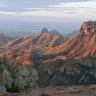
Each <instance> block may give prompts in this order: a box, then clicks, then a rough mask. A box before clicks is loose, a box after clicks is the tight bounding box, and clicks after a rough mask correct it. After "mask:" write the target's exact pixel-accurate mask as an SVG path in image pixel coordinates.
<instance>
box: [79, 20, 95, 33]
mask: <svg viewBox="0 0 96 96" xmlns="http://www.w3.org/2000/svg"><path fill="white" fill-rule="evenodd" d="M90 33H96V21H88V22H84V23H83V24H82V26H81V28H80V30H79V34H90Z"/></svg>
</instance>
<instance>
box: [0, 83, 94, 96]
mask: <svg viewBox="0 0 96 96" xmlns="http://www.w3.org/2000/svg"><path fill="white" fill-rule="evenodd" d="M0 96H96V85H88V86H83V85H80V86H68V87H55V86H54V87H48V88H44V89H38V90H34V91H32V92H23V93H22V92H21V93H5V94H0Z"/></svg>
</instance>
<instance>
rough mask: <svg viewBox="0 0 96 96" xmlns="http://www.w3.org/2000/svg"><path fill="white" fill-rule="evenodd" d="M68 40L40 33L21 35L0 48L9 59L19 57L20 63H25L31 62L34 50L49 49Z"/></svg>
mask: <svg viewBox="0 0 96 96" xmlns="http://www.w3.org/2000/svg"><path fill="white" fill-rule="evenodd" d="M67 40H68V39H67V38H66V37H63V36H54V35H51V34H48V33H40V34H37V35H35V36H29V37H19V38H17V39H16V40H13V41H11V42H8V43H7V44H5V45H4V46H2V47H0V50H2V52H1V53H3V56H4V57H6V58H7V59H8V61H10V60H12V59H14V58H15V59H16V58H17V59H16V60H17V61H18V62H19V63H21V62H24V64H29V63H30V60H29V59H30V56H31V55H32V53H33V50H36V52H38V51H40V50H41V51H42V50H47V49H49V48H53V47H56V46H58V45H60V44H62V43H64V42H66V41H67ZM4 53H5V54H4ZM22 59H23V60H22ZM20 61H21V62H20ZM18 62H17V63H18Z"/></svg>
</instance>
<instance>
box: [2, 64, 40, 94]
mask: <svg viewBox="0 0 96 96" xmlns="http://www.w3.org/2000/svg"><path fill="white" fill-rule="evenodd" d="M37 88H38V71H37V70H36V69H34V68H32V67H31V66H12V65H10V64H7V65H4V64H0V93H4V92H19V91H23V90H33V89H37Z"/></svg>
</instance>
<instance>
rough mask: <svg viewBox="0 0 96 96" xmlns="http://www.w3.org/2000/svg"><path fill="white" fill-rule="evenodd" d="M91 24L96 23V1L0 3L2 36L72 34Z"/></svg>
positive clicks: (18, 0)
mask: <svg viewBox="0 0 96 96" xmlns="http://www.w3.org/2000/svg"><path fill="white" fill-rule="evenodd" d="M89 20H96V0H0V31H1V32H6V31H8V32H17V31H18V32H21V31H22V32H23V31H24V32H39V31H40V30H41V29H42V28H43V27H47V28H48V29H49V30H52V29H56V30H58V31H59V32H61V33H69V32H71V31H72V30H78V28H79V27H80V26H81V24H82V22H84V21H89Z"/></svg>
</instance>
